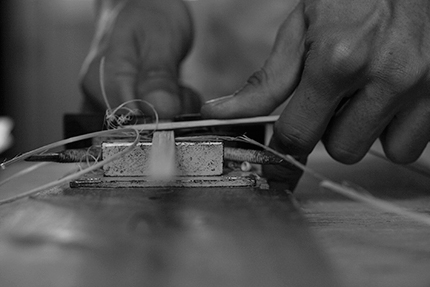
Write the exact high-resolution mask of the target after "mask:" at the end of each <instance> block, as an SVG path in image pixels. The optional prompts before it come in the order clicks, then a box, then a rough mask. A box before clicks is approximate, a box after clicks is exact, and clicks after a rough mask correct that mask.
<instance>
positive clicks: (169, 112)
mask: <svg viewBox="0 0 430 287" xmlns="http://www.w3.org/2000/svg"><path fill="white" fill-rule="evenodd" d="M96 4H97V5H96V6H97V27H96V33H95V37H94V40H93V43H92V46H91V49H90V52H89V54H88V56H87V59H86V60H85V62H84V65H83V67H82V72H81V87H82V90H83V92H84V95H85V103H84V110H86V111H90V112H101V113H104V112H105V111H106V109H107V105H106V104H105V102H104V100H103V96H102V92H101V86H100V62H101V59H102V57H105V68H104V87H105V90H106V95H107V98H108V100H109V105H110V106H111V108H112V109H114V108H116V107H117V106H119V105H120V104H122V103H124V102H126V101H129V100H133V99H142V100H145V101H148V102H149V103H151V104H152V105H154V107H155V110H156V111H157V113H158V115H159V116H160V118H173V117H174V116H176V115H178V114H183V113H195V112H198V111H199V109H200V106H201V103H200V98H199V97H198V95H197V94H196V93H194V92H193V91H192V90H191V89H188V88H186V87H183V86H182V85H181V83H180V81H179V66H180V63H181V61H182V60H183V59H184V57H185V56H186V55H187V53H188V51H189V49H190V47H191V44H192V40H193V27H192V20H191V17H190V14H189V11H188V9H187V6H186V5H185V3H184V2H182V1H181V0H163V1H160V0H99V1H97V2H96ZM131 107H132V108H139V109H141V110H143V112H148V113H150V114H151V115H152V113H153V111H152V110H151V109H149V107H148V105H145V104H138V103H134V104H132V105H131Z"/></svg>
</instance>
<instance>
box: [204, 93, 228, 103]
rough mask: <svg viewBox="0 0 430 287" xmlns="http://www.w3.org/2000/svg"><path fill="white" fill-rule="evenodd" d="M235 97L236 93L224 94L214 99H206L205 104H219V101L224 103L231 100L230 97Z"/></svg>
mask: <svg viewBox="0 0 430 287" xmlns="http://www.w3.org/2000/svg"><path fill="white" fill-rule="evenodd" d="M233 97H234V94H233V95H228V96H224V97H219V98H216V99H212V100H209V101H206V102H205V104H209V105H213V104H218V103H222V102H224V101H227V100H229V99H231V98H233Z"/></svg>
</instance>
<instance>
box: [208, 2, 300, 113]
mask: <svg viewBox="0 0 430 287" xmlns="http://www.w3.org/2000/svg"><path fill="white" fill-rule="evenodd" d="M304 35H305V23H304V17H303V5H302V4H301V3H300V4H299V5H298V6H297V7H296V8H295V9H294V11H293V12H292V13H291V14H290V16H289V17H288V18H287V20H286V21H285V22H284V23H283V24H282V26H281V27H280V29H279V31H278V35H277V39H276V41H275V44H274V48H273V50H272V52H271V54H270V56H269V58H268V59H267V61H266V62H265V64H264V66H263V67H262V68H261V70H259V71H258V72H256V73H254V74H253V75H252V76H251V77H250V78H249V79H248V81H247V83H246V84H245V86H244V87H243V88H242V89H240V90H239V91H237V92H236V93H235V94H234V96H229V97H224V98H221V99H217V100H213V101H209V102H207V103H206V104H205V105H204V106H203V107H202V110H201V113H202V115H203V116H204V117H208V118H234V117H249V116H260V115H267V114H269V113H270V112H272V111H273V110H274V109H275V108H276V107H277V106H278V105H279V104H281V103H282V102H284V101H285V100H286V99H287V98H288V97H289V96H290V95H291V93H292V92H293V91H294V89H295V87H296V86H297V83H298V81H299V78H300V74H301V71H302V63H303V61H302V60H303V55H304Z"/></svg>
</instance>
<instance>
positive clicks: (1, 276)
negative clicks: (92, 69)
mask: <svg viewBox="0 0 430 287" xmlns="http://www.w3.org/2000/svg"><path fill="white" fill-rule="evenodd" d="M0 285H1V286H336V285H337V284H336V282H335V279H334V274H333V270H332V269H331V267H330V264H329V261H328V260H327V259H326V258H325V257H324V256H323V253H322V252H321V249H320V248H319V247H318V245H317V243H316V241H315V240H314V238H313V237H312V236H311V234H310V233H309V230H308V229H307V227H306V224H305V223H304V221H303V218H302V216H301V215H300V213H298V212H297V209H296V208H295V207H294V205H293V204H292V201H291V199H290V197H289V196H288V195H287V193H285V192H276V191H271V190H257V189H250V188H223V189H219V188H218V189H217V188H203V189H202V188H200V189H199V188H194V189H193V188H191V189H144V190H143V189H131V190H126V189H121V190H114V189H112V190H102V189H93V190H89V189H85V190H77V189H70V188H67V187H59V188H57V189H54V190H51V191H50V192H48V193H45V194H42V195H39V196H37V197H36V198H31V199H27V200H22V201H19V202H15V203H12V204H9V205H5V206H1V207H0Z"/></svg>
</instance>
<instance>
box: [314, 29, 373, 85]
mask: <svg viewBox="0 0 430 287" xmlns="http://www.w3.org/2000/svg"><path fill="white" fill-rule="evenodd" d="M363 45H364V44H363V43H360V41H357V40H354V39H352V38H351V37H349V36H342V35H339V34H337V33H334V32H331V33H328V34H326V35H325V36H324V38H321V36H320V37H319V39H318V40H316V41H315V42H314V43H313V44H312V48H311V49H310V53H309V55H311V54H312V56H311V61H312V60H313V61H314V62H316V63H317V64H318V65H313V66H316V67H321V71H320V72H321V73H322V74H323V75H324V76H326V77H330V78H333V79H339V78H348V77H351V76H356V75H357V73H358V72H361V71H363V69H364V68H365V67H366V57H367V56H366V53H365V51H366V50H367V49H365V48H364V47H363Z"/></svg>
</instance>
